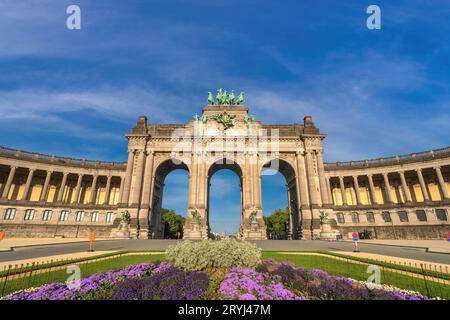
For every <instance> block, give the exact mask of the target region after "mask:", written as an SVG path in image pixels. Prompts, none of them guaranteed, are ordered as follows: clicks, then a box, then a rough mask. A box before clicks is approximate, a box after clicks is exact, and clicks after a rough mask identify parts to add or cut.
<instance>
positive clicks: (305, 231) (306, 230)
mask: <svg viewBox="0 0 450 320" xmlns="http://www.w3.org/2000/svg"><path fill="white" fill-rule="evenodd" d="M296 161H297V190H298V205H299V209H300V210H301V212H299V215H300V216H301V228H302V236H303V239H311V226H312V215H311V208H310V206H309V198H308V184H307V181H306V174H305V162H304V158H303V155H302V154H301V153H300V152H297V153H296Z"/></svg>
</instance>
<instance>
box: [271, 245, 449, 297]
mask: <svg viewBox="0 0 450 320" xmlns="http://www.w3.org/2000/svg"><path fill="white" fill-rule="evenodd" d="M263 258H265V259H266V258H272V259H274V260H277V261H279V262H282V261H290V262H292V263H293V264H294V265H296V266H303V267H305V268H318V269H322V270H325V271H327V272H328V273H329V274H331V275H335V276H341V277H348V278H353V279H356V280H362V281H367V279H368V277H369V276H370V273H367V265H364V264H359V263H355V262H352V260H351V259H347V260H346V261H343V260H337V259H333V258H332V257H324V256H318V255H295V254H286V253H277V252H263ZM401 272H402V271H399V272H395V271H387V270H386V269H385V268H384V266H382V267H381V283H382V284H388V285H393V286H395V287H398V288H401V289H406V290H413V291H417V292H420V293H421V294H423V295H427V296H430V297H441V298H447V299H448V298H450V285H448V284H445V283H442V282H434V281H430V280H425V279H424V278H423V277H412V276H410V275H406V274H402V273H401Z"/></svg>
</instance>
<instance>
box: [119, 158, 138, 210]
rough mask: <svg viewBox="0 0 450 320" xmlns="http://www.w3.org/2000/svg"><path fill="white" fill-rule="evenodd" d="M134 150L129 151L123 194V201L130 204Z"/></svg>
mask: <svg viewBox="0 0 450 320" xmlns="http://www.w3.org/2000/svg"><path fill="white" fill-rule="evenodd" d="M134 153H135V151H134V150H130V151H128V161H127V171H126V174H125V178H124V179H125V181H124V188H123V194H122V199H121V200H122V201H121V202H122V203H123V204H125V205H128V203H129V199H130V189H131V178H132V175H133V166H134Z"/></svg>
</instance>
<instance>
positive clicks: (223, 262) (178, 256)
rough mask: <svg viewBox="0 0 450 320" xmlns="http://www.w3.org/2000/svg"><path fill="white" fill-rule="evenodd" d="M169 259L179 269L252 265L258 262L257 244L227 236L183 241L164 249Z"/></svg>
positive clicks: (209, 269) (258, 251)
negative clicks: (217, 238) (225, 237)
mask: <svg viewBox="0 0 450 320" xmlns="http://www.w3.org/2000/svg"><path fill="white" fill-rule="evenodd" d="M166 257H167V259H168V260H169V262H170V263H171V264H172V265H173V266H175V267H177V268H180V269H182V270H190V271H209V272H211V271H212V272H214V270H227V269H231V268H255V267H256V266H258V265H259V264H260V263H261V261H262V260H261V249H259V248H257V247H256V245H254V244H252V243H250V242H245V241H238V240H235V239H231V238H227V239H224V240H220V241H213V240H205V241H199V242H191V241H183V242H179V243H177V244H176V245H173V246H170V247H169V248H168V249H167V250H166Z"/></svg>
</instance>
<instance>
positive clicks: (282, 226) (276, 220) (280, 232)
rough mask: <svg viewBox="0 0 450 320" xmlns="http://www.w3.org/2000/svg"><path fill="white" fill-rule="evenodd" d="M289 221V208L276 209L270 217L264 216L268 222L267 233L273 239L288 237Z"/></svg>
mask: <svg viewBox="0 0 450 320" xmlns="http://www.w3.org/2000/svg"><path fill="white" fill-rule="evenodd" d="M288 221H289V210H288V208H286V209H285V210H281V209H276V210H275V211H274V212H272V214H271V215H270V216H268V217H264V222H265V223H266V227H267V233H268V235H269V237H271V238H272V239H286V238H287V230H286V225H287V223H288Z"/></svg>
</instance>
